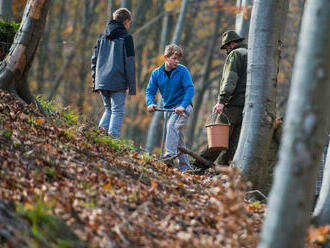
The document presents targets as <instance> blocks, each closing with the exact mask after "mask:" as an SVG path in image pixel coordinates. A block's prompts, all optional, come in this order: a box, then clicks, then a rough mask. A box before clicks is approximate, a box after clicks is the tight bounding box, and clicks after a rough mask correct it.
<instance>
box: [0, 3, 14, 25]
mask: <svg viewBox="0 0 330 248" xmlns="http://www.w3.org/2000/svg"><path fill="white" fill-rule="evenodd" d="M11 7H12V0H0V17H1V18H2V19H3V20H5V21H6V22H11V18H12V16H13V13H12V10H11Z"/></svg>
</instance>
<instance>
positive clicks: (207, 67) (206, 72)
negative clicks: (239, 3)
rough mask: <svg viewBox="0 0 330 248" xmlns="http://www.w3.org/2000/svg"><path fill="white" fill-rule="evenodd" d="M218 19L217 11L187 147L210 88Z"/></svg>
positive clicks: (196, 95)
mask: <svg viewBox="0 0 330 248" xmlns="http://www.w3.org/2000/svg"><path fill="white" fill-rule="evenodd" d="M220 19H221V12H220V11H219V10H218V13H217V15H216V17H215V25H214V31H213V36H212V38H211V40H210V45H209V46H208V47H209V50H208V52H207V55H206V58H205V63H204V68H203V74H202V79H201V81H200V84H199V87H198V88H196V94H195V102H194V111H193V113H192V117H191V122H190V126H189V128H188V135H187V139H188V144H187V146H188V147H191V146H192V144H193V142H194V133H195V128H196V123H197V119H198V117H199V110H200V108H201V105H202V103H203V98H204V93H205V92H206V90H207V88H208V87H209V86H210V85H209V84H207V82H208V79H209V77H210V71H211V67H212V59H213V54H214V48H215V45H216V42H217V39H218V35H219V27H220Z"/></svg>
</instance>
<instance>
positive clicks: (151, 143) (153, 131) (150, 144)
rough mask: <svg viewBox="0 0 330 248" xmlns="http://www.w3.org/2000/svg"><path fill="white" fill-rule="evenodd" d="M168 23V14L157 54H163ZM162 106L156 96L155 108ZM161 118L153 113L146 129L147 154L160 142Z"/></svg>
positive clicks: (159, 113)
mask: <svg viewBox="0 0 330 248" xmlns="http://www.w3.org/2000/svg"><path fill="white" fill-rule="evenodd" d="M169 21H170V17H169V14H166V15H165V17H164V20H163V27H162V34H161V41H160V50H159V53H163V52H164V49H165V46H166V44H167V40H168V36H169V30H170V25H169ZM162 104H163V103H162V99H161V97H160V96H158V99H157V106H162ZM161 117H162V113H161V112H155V113H154V115H153V118H152V121H151V123H150V126H149V129H148V135H147V142H146V151H147V152H152V151H153V149H154V147H155V144H156V142H157V141H159V140H160V136H161V129H160V128H159V122H160V119H161Z"/></svg>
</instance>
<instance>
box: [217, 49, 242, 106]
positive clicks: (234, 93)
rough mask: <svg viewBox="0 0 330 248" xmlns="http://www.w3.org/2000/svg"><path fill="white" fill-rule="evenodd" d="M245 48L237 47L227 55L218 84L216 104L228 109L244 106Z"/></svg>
mask: <svg viewBox="0 0 330 248" xmlns="http://www.w3.org/2000/svg"><path fill="white" fill-rule="evenodd" d="M247 54H248V51H247V46H246V45H245V44H241V45H238V46H237V47H235V48H234V49H233V50H231V52H230V53H229V54H228V56H227V58H226V62H225V65H224V67H223V72H222V79H221V83H220V94H219V96H218V102H219V103H222V104H224V105H226V106H228V107H230V106H237V107H238V106H240V107H242V106H244V102H245V88H246V74H247V73H246V71H247Z"/></svg>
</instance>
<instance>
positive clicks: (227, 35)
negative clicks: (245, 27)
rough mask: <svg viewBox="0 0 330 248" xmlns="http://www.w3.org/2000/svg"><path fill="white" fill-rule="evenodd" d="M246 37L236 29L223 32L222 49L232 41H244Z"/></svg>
mask: <svg viewBox="0 0 330 248" xmlns="http://www.w3.org/2000/svg"><path fill="white" fill-rule="evenodd" d="M242 40H244V38H242V37H240V36H239V35H238V34H237V33H236V32H235V31H234V30H229V31H226V32H224V33H223V34H222V41H221V49H224V46H225V45H227V44H229V43H230V42H232V41H242Z"/></svg>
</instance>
